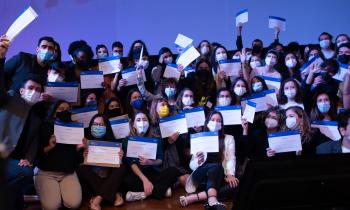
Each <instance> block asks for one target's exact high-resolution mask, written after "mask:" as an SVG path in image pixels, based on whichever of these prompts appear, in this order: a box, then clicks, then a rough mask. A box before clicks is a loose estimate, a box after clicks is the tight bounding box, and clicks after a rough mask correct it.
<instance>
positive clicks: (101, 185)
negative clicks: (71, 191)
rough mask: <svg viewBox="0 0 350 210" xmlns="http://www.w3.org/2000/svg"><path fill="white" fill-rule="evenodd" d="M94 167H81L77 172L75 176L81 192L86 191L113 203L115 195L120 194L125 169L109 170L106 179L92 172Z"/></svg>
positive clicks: (121, 166) (121, 167)
mask: <svg viewBox="0 0 350 210" xmlns="http://www.w3.org/2000/svg"><path fill="white" fill-rule="evenodd" d="M93 167H94V166H88V165H81V166H79V168H78V170H77V175H78V177H79V180H80V182H81V185H82V188H83V190H84V191H85V190H88V191H90V192H91V193H93V194H94V195H99V196H101V197H102V198H103V199H104V200H106V201H109V202H111V203H113V202H114V201H115V194H116V193H117V192H121V190H122V189H121V186H122V182H123V177H124V174H125V167H124V166H123V165H120V168H111V169H110V173H109V175H108V177H106V178H101V177H100V176H99V175H98V174H96V173H95V172H94V171H93Z"/></svg>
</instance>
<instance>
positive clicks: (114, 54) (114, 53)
mask: <svg viewBox="0 0 350 210" xmlns="http://www.w3.org/2000/svg"><path fill="white" fill-rule="evenodd" d="M113 56H119V57H122V55H121V54H119V53H118V52H113Z"/></svg>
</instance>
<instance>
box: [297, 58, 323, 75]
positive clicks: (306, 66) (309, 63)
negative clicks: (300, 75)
mask: <svg viewBox="0 0 350 210" xmlns="http://www.w3.org/2000/svg"><path fill="white" fill-rule="evenodd" d="M318 58H320V56H315V57H313V58H312V59H311V60H310V61H308V62H306V63H305V64H304V65H303V66H302V67H301V68H300V72H303V71H304V70H305V69H306V68H308V67H309V66H310V65H311V64H312V63H313V62H314V61H315V60H316V59H318Z"/></svg>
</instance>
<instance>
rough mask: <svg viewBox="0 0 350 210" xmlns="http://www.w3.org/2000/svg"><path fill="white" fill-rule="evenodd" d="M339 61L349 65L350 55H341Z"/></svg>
mask: <svg viewBox="0 0 350 210" xmlns="http://www.w3.org/2000/svg"><path fill="white" fill-rule="evenodd" d="M338 61H339V62H340V63H342V64H348V63H349V61H350V55H345V54H343V55H339V56H338Z"/></svg>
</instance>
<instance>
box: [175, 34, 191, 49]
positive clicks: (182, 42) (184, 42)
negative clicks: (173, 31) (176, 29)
mask: <svg viewBox="0 0 350 210" xmlns="http://www.w3.org/2000/svg"><path fill="white" fill-rule="evenodd" d="M192 42H193V39H191V38H189V37H187V36H185V35H182V34H178V35H177V37H176V39H175V46H177V47H180V48H186V47H187V46H189V45H190V44H192Z"/></svg>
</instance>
